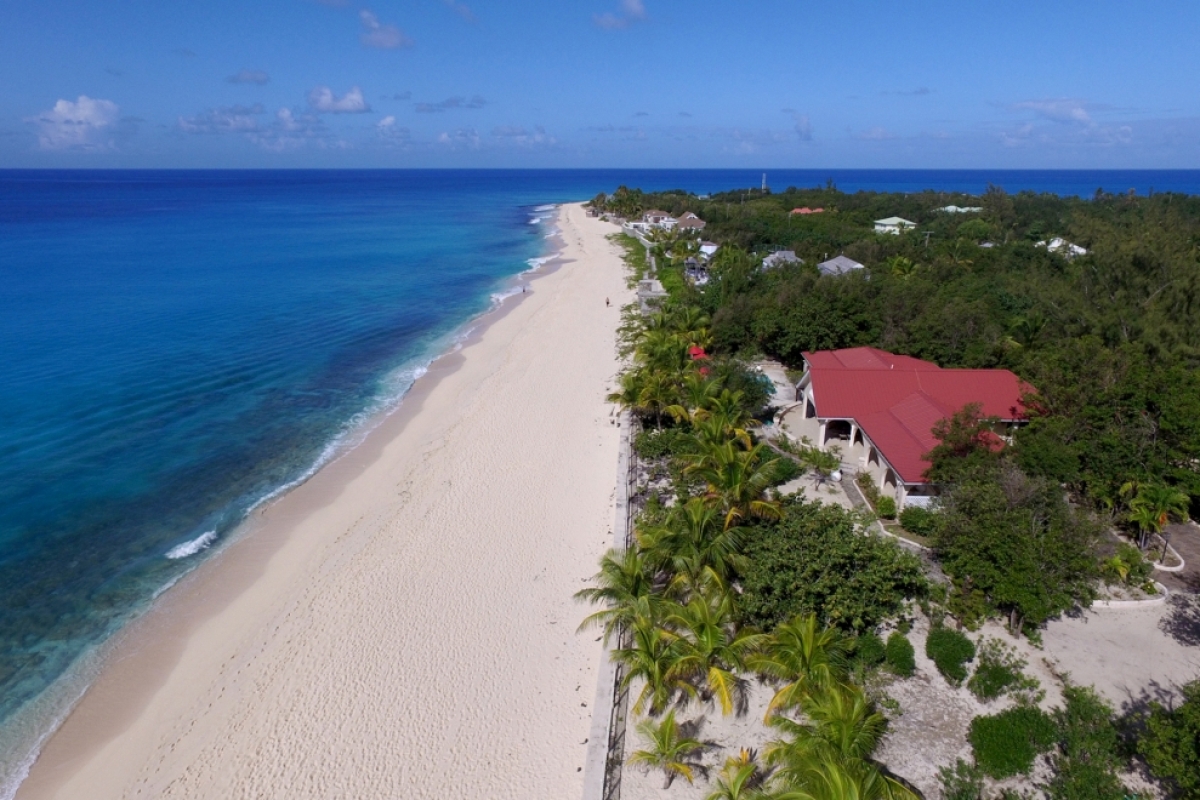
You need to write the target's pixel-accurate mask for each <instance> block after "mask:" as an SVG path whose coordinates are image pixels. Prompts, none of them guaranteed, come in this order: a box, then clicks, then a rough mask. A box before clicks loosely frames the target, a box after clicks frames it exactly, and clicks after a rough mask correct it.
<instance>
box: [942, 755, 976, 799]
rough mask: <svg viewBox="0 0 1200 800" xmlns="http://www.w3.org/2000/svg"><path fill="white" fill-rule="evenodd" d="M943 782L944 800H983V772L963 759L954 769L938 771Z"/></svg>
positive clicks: (956, 763)
mask: <svg viewBox="0 0 1200 800" xmlns="http://www.w3.org/2000/svg"><path fill="white" fill-rule="evenodd" d="M938 780H940V781H941V782H942V800H982V798H983V772H982V771H980V769H979V767H977V766H975V765H974V764H968V763H967V762H966V761H963V760H962V759H961V758H960V759H959V760H958V761H956V762H955V764H954V766H953V767H942V768H941V769H940V770H938Z"/></svg>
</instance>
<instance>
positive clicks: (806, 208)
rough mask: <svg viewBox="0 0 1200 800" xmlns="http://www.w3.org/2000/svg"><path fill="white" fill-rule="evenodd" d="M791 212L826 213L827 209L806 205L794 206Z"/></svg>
mask: <svg viewBox="0 0 1200 800" xmlns="http://www.w3.org/2000/svg"><path fill="white" fill-rule="evenodd" d="M790 213H792V214H824V213H825V209H823V208H809V207H808V206H804V207H803V208H793V209H792V210H791V212H790Z"/></svg>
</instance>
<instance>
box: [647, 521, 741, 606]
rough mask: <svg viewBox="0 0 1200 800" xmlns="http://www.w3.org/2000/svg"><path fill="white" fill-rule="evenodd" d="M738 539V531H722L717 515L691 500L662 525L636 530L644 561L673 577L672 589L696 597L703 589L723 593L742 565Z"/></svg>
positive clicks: (739, 531)
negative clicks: (677, 588)
mask: <svg viewBox="0 0 1200 800" xmlns="http://www.w3.org/2000/svg"><path fill="white" fill-rule="evenodd" d="M741 537H742V530H741V528H737V527H733V528H725V527H723V526H722V524H721V515H720V513H719V512H717V511H716V510H714V509H713V508H712V506H710V505H709V504H707V503H705V502H704V500H703V499H701V498H698V497H693V498H691V499H689V500H688V501H687V502H686V503H684V504H683V505H681V506H675V507H674V508H672V509H671V511H670V513H669V514H668V516H667V520H666V522H665V523H663V524H662V525H658V526H654V527H651V528H646V529H644V530H639V531H638V544H639V546H640V547H641V549H642V551H643V553H644V555H645V556H646V558H647V560H649V561H650V562H651V563H652V564H654V565H655V566H656V567H657V568H660V569H666V570H669V571H670V572H672V573H674V575H675V583H676V585H679V586H682V587H683V588H685V589H686V590H687V591H689V592H691V593H696V592H699V591H700V590H701V589H702V588H703V587H704V586H705V585H711V586H715V587H716V588H717V589H718V590H724V589H725V587H727V586H728V583H729V580H730V578H732V576H733V574H734V572H735V571H736V570H739V569H741V568H742V567H743V566H744V565H745V557H744V556H743V555H742V554H741V543H742V542H741Z"/></svg>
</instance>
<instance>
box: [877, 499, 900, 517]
mask: <svg viewBox="0 0 1200 800" xmlns="http://www.w3.org/2000/svg"><path fill="white" fill-rule="evenodd" d="M875 511H876V512H877V513H878V514H879V516H881V517H883V518H884V519H895V518H896V501H895V500H894V499H892V498H891V497H881V498H879V502H877V503H876V504H875Z"/></svg>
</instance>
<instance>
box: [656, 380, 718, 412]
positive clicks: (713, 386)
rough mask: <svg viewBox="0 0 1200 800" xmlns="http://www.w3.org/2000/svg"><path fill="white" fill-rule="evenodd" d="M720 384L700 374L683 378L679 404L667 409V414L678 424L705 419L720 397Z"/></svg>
mask: <svg viewBox="0 0 1200 800" xmlns="http://www.w3.org/2000/svg"><path fill="white" fill-rule="evenodd" d="M719 391H720V384H718V383H717V382H716V381H714V380H713V379H711V378H709V377H708V376H706V375H703V374H701V373H700V372H691V371H689V372H688V373H687V374H685V375H684V376H683V382H682V384H681V385H680V387H679V402H678V403H677V404H676V405H673V406H671V407H669V408H668V409H667V413H668V414H670V415H671V416H672V417H674V418H675V421H676V422H687V423H689V424H694V423H695V422H696V421H697V420H699V419H703V417H704V415H705V414H707V413H708V409H709V408H710V407H711V406H712V404H713V403H714V401H716V399H717V398H718V397H719V396H720V395H719Z"/></svg>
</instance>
